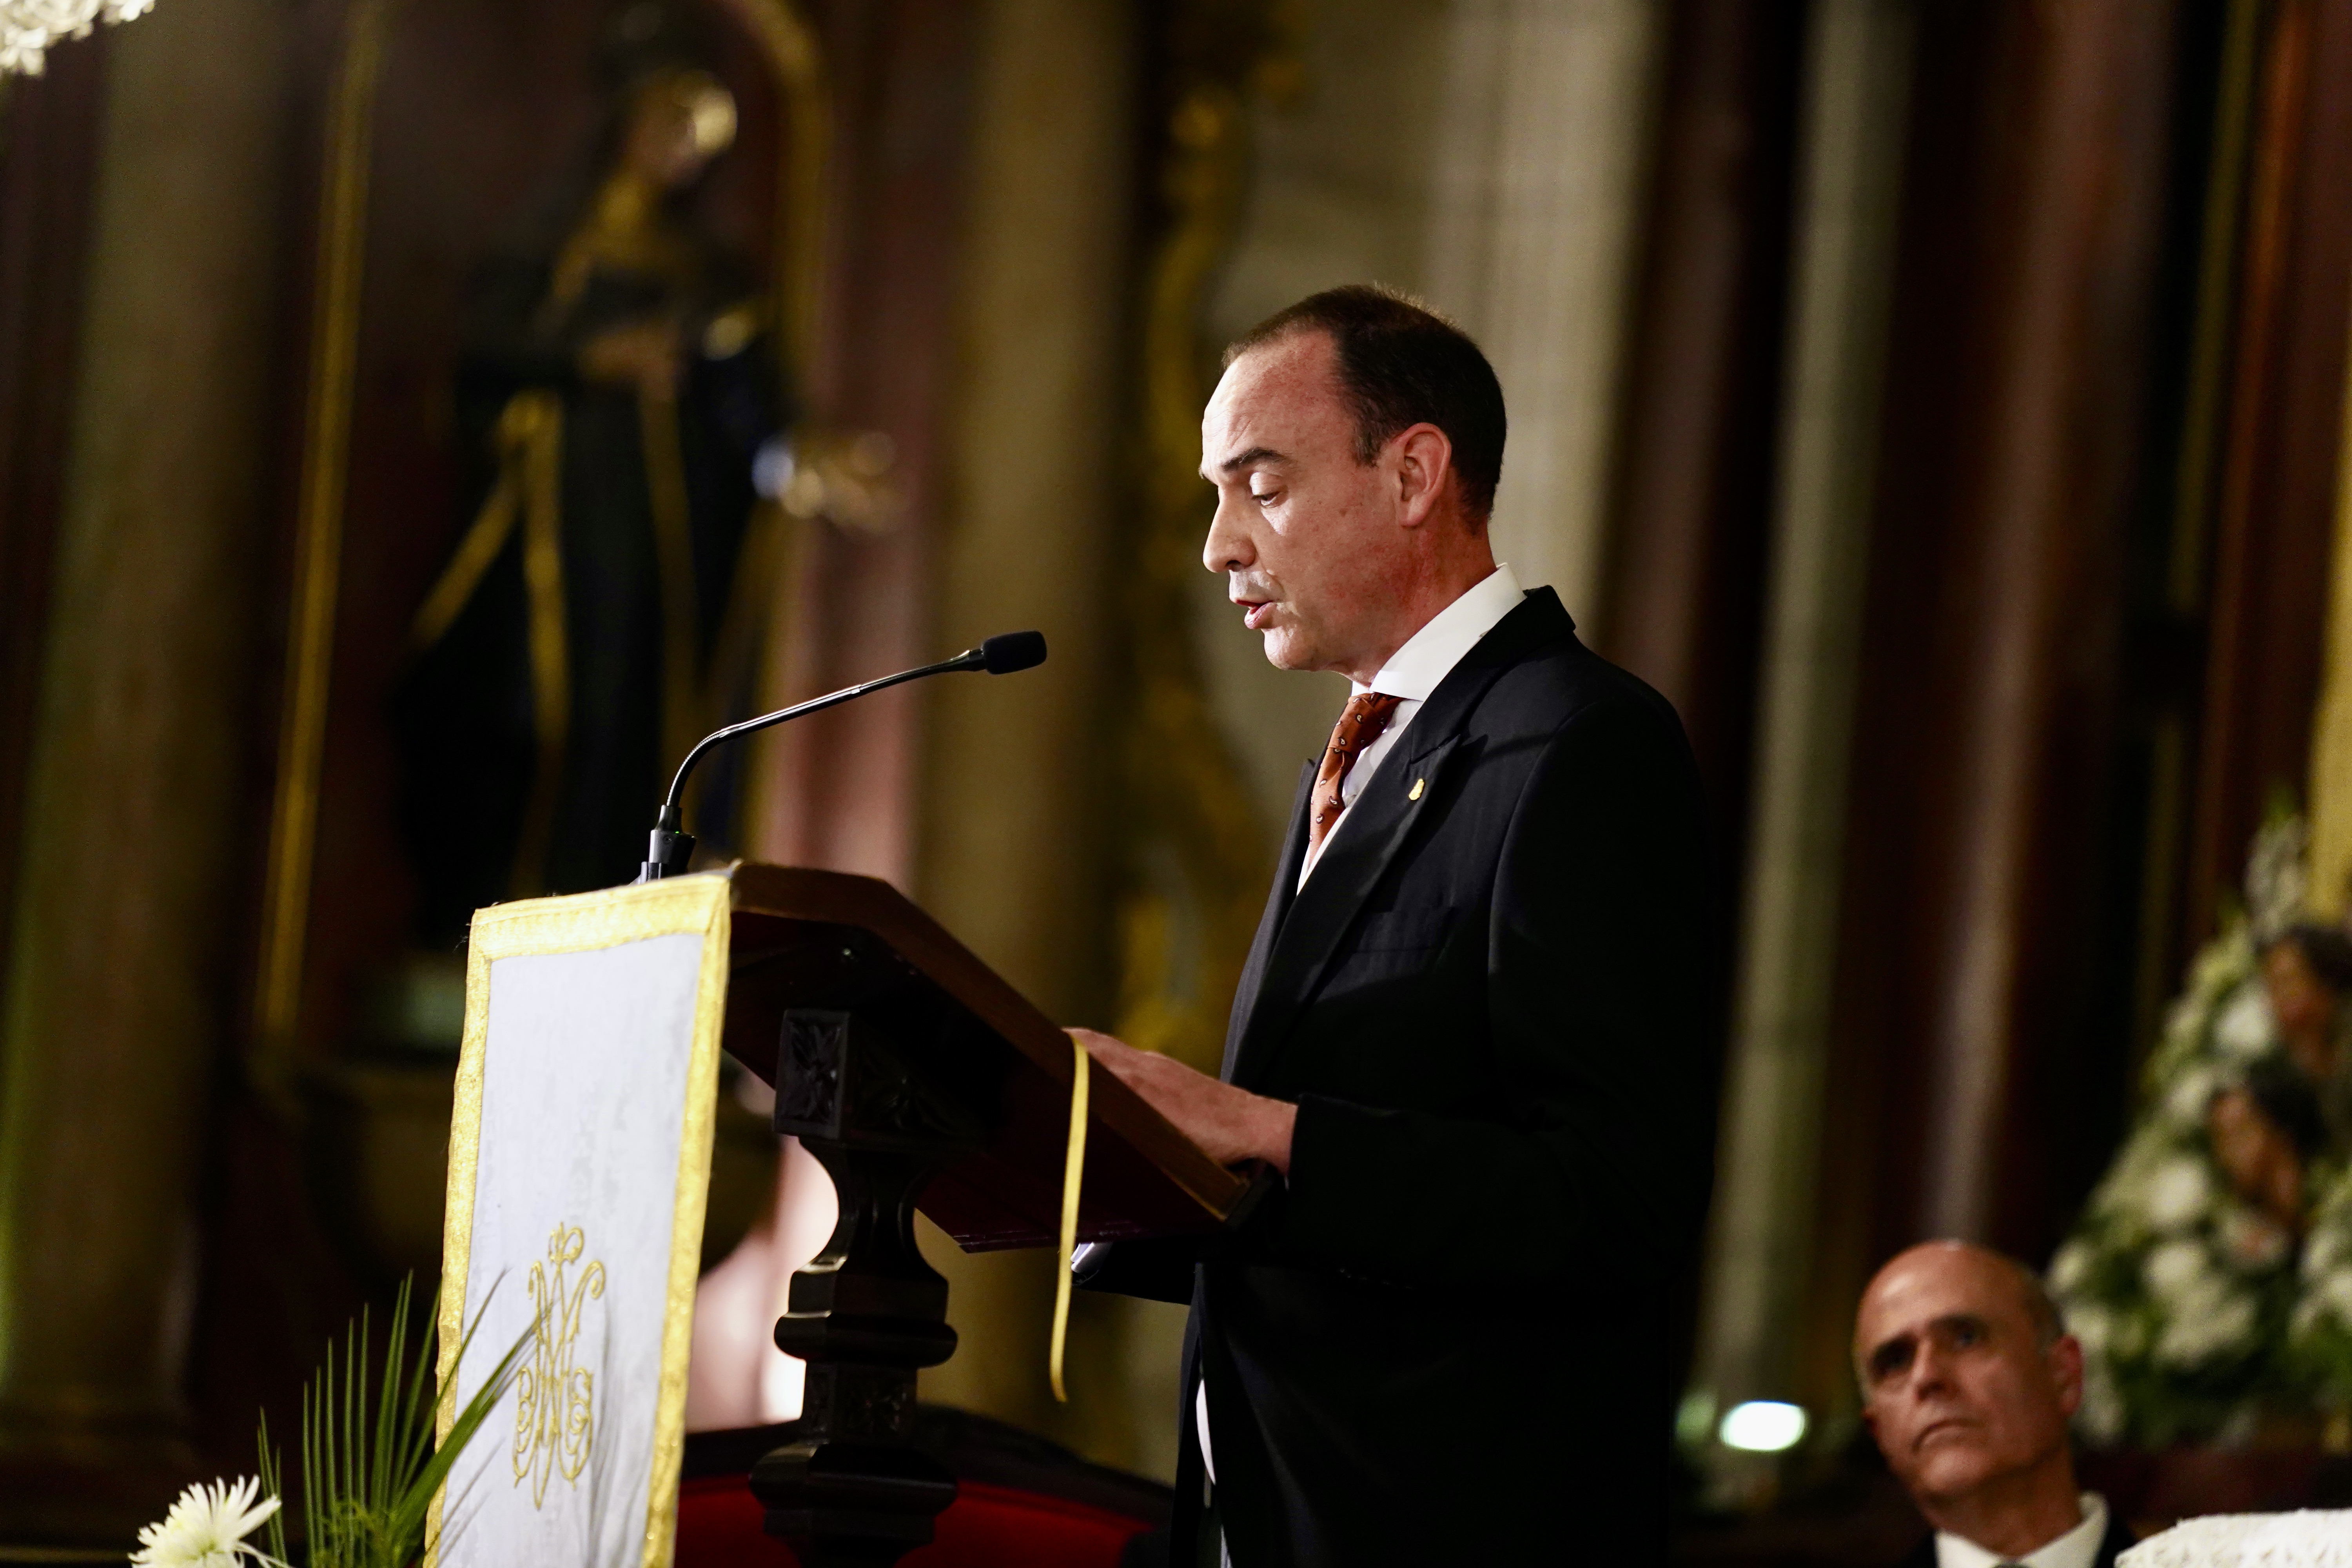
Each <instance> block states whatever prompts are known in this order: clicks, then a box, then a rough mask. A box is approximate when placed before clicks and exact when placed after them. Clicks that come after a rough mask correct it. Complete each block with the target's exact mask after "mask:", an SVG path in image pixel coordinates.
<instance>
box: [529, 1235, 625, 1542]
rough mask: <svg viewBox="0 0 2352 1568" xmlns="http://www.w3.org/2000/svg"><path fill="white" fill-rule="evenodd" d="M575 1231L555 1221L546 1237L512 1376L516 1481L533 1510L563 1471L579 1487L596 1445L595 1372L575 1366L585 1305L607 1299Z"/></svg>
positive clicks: (600, 1272) (599, 1272)
mask: <svg viewBox="0 0 2352 1568" xmlns="http://www.w3.org/2000/svg"><path fill="white" fill-rule="evenodd" d="M587 1247H588V1238H587V1237H586V1236H585V1235H584V1234H583V1232H582V1230H581V1228H580V1227H579V1226H576V1225H573V1226H566V1225H561V1224H559V1225H558V1226H556V1227H555V1229H554V1231H553V1232H552V1233H551V1235H550V1236H549V1237H548V1238H547V1260H546V1261H545V1262H543V1263H533V1264H532V1265H531V1266H530V1287H529V1288H530V1304H531V1320H532V1321H531V1347H530V1361H529V1362H528V1363H526V1364H525V1365H524V1366H523V1368H522V1370H521V1371H520V1372H518V1373H515V1436H514V1452H513V1456H512V1457H513V1459H514V1476H515V1484H516V1485H517V1486H520V1485H521V1484H522V1483H523V1482H524V1481H526V1480H528V1481H530V1505H531V1507H533V1508H544V1507H546V1506H547V1483H548V1482H549V1480H550V1479H552V1478H553V1477H554V1475H555V1474H556V1473H557V1472H558V1471H561V1472H562V1476H563V1479H565V1480H566V1481H570V1482H573V1483H577V1482H578V1481H579V1479H580V1472H581V1471H583V1470H584V1469H586V1468H588V1455H589V1452H590V1450H591V1449H593V1447H595V1444H596V1374H595V1373H593V1372H592V1371H590V1370H589V1369H588V1368H587V1367H585V1366H583V1365H581V1364H580V1363H579V1359H578V1358H579V1347H580V1328H581V1321H582V1319H583V1315H584V1314H585V1312H586V1310H587V1307H588V1303H589V1302H591V1301H594V1300H602V1299H603V1297H604V1264H603V1263H601V1262H599V1261H596V1260H595V1259H593V1258H592V1259H590V1261H589V1263H588V1266H587V1267H586V1268H583V1269H582V1270H581V1271H580V1272H579V1274H578V1275H577V1276H572V1275H571V1274H570V1273H569V1270H570V1269H571V1268H572V1265H573V1264H575V1263H577V1262H579V1261H580V1258H581V1256H582V1255H583V1253H584V1252H586V1251H587Z"/></svg>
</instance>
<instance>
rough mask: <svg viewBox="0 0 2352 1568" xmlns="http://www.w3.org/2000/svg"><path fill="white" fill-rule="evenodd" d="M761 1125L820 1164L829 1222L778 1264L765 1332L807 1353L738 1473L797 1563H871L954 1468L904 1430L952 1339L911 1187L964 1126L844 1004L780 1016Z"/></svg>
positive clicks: (926, 1176)
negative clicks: (769, 1113) (810, 1251)
mask: <svg viewBox="0 0 2352 1568" xmlns="http://www.w3.org/2000/svg"><path fill="white" fill-rule="evenodd" d="M776 1081H777V1094H776V1131H779V1132H789V1133H792V1134H793V1135H794V1136H796V1137H798V1138H799V1139H800V1140H801V1141H802V1142H803V1145H805V1146H806V1148H807V1149H808V1151H809V1152H811V1153H812V1154H814V1155H815V1156H816V1157H817V1160H818V1161H819V1163H822V1164H823V1165H824V1168H825V1171H826V1173H827V1174H829V1175H831V1176H832V1177H833V1184H834V1189H835V1193H836V1194H838V1196H839V1198H840V1204H841V1220H840V1223H839V1224H838V1225H837V1226H835V1228H834V1233H833V1237H832V1239H831V1240H830V1241H828V1242H827V1243H826V1244H825V1247H824V1251H823V1252H821V1253H819V1254H818V1255H817V1256H816V1257H815V1258H814V1259H812V1260H811V1261H810V1263H809V1265H808V1267H807V1268H803V1269H801V1270H800V1271H799V1272H798V1273H796V1274H794V1275H793V1283H792V1300H791V1309H792V1310H790V1312H788V1313H787V1314H786V1315H785V1316H783V1317H782V1318H779V1319H778V1320H776V1346H777V1348H778V1349H780V1350H782V1351H783V1352H785V1353H786V1354H788V1355H795V1356H799V1357H800V1358H801V1359H803V1361H805V1362H807V1363H808V1379H807V1383H806V1384H805V1385H804V1393H803V1396H802V1404H801V1418H800V1420H799V1421H798V1422H797V1423H795V1425H794V1429H793V1441H792V1442H790V1443H788V1444H786V1445H785V1446H784V1447H781V1448H778V1449H776V1450H775V1451H774V1452H772V1453H771V1454H769V1455H768V1456H766V1457H765V1458H762V1459H761V1461H760V1462H759V1463H758V1464H757V1465H756V1466H754V1467H753V1468H752V1471H751V1490H752V1492H753V1494H754V1495H755V1496H757V1497H758V1498H759V1500H760V1501H761V1503H762V1504H764V1505H765V1506H766V1508H767V1510H768V1516H767V1529H768V1533H769V1534H771V1535H776V1536H782V1538H783V1539H785V1540H786V1541H789V1542H792V1543H793V1549H794V1551H795V1552H797V1553H798V1554H799V1556H800V1560H801V1562H802V1563H803V1565H804V1568H869V1565H874V1568H879V1565H882V1564H887V1563H896V1562H898V1559H899V1557H900V1556H901V1555H902V1554H904V1553H905V1552H910V1551H912V1550H913V1549H914V1548H916V1547H918V1546H921V1545H924V1544H926V1543H928V1542H929V1541H930V1539H931V1521H933V1520H934V1519H935V1518H937V1517H938V1515H939V1513H940V1510H943V1509H945V1508H946V1507H947V1506H948V1504H950V1503H951V1502H953V1501H954V1500H955V1495H956V1486H955V1478H954V1477H952V1476H950V1474H949V1473H948V1472H947V1470H946V1469H945V1468H942V1467H941V1466H940V1464H939V1462H938V1461H937V1460H935V1459H933V1458H929V1456H928V1455H925V1454H923V1453H920V1452H919V1451H918V1450H917V1449H916V1448H915V1447H913V1446H912V1444H911V1442H910V1438H911V1436H912V1421H913V1417H914V1414H915V1373H917V1372H919V1370H921V1369H922V1368H924V1367H927V1366H937V1365H939V1364H940V1363H941V1362H943V1361H945V1360H947V1359H948V1357H949V1356H950V1355H952V1354H954V1353H955V1346H956V1333H955V1331H954V1330H953V1329H951V1328H950V1327H948V1325H947V1310H948V1285H947V1281H946V1280H945V1279H941V1278H940V1275H939V1273H938V1272H937V1271H936V1270H935V1269H933V1268H931V1266H930V1265H929V1263H927V1262H925V1261H924V1259H923V1256H922V1253H921V1252H920V1251H919V1249H918V1247H917V1246H916V1242H915V1200H916V1199H917V1198H918V1197H919V1196H920V1195H921V1193H922V1189H923V1185H924V1184H925V1183H926V1182H928V1181H929V1180H930V1178H931V1177H932V1175H933V1174H935V1173H937V1172H938V1170H939V1169H940V1166H942V1165H944V1164H945V1163H948V1162H949V1161H950V1160H951V1159H953V1158H954V1157H956V1156H957V1155H959V1154H961V1153H965V1152H969V1151H970V1150H971V1148H972V1147H973V1145H974V1143H975V1142H976V1139H975V1137H974V1133H975V1132H976V1131H977V1129H975V1128H972V1127H971V1126H970V1125H969V1124H968V1123H965V1122H964V1121H963V1120H962V1118H961V1117H959V1116H958V1114H957V1111H956V1110H955V1108H954V1107H952V1106H951V1105H946V1104H941V1103H940V1101H939V1100H937V1099H936V1098H934V1097H933V1096H931V1095H929V1094H927V1093H926V1092H925V1091H924V1088H923V1087H922V1086H921V1085H920V1083H919V1079H917V1078H916V1077H915V1076H914V1075H913V1074H912V1073H910V1071H909V1070H908V1065H907V1064H906V1063H905V1062H904V1061H903V1060H901V1059H900V1058H898V1054H897V1053H896V1052H895V1051H893V1050H892V1049H891V1048H890V1047H889V1046H888V1044H887V1043H886V1042H885V1041H884V1040H883V1039H882V1037H880V1036H879V1035H878V1034H877V1032H875V1031H874V1030H872V1029H870V1028H865V1027H861V1026H853V1023H852V1020H851V1018H850V1016H849V1015H848V1014H845V1013H832V1012H814V1011H805V1010H803V1011H793V1012H788V1013H786V1014H785V1015H784V1021H783V1029H782V1042H781V1049H780V1051H779V1053H778V1061H777V1074H776Z"/></svg>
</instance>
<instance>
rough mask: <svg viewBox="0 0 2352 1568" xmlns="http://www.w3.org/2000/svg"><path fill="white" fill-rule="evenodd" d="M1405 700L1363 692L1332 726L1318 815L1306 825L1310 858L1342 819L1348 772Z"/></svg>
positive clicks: (1319, 777) (1319, 776)
mask: <svg viewBox="0 0 2352 1568" xmlns="http://www.w3.org/2000/svg"><path fill="white" fill-rule="evenodd" d="M1403 700H1404V699H1403V698H1402V697H1391V696H1390V695H1389V694H1388V693H1387V692H1385V691H1366V692H1363V693H1361V694H1360V695H1358V696H1354V697H1350V698H1349V699H1348V706H1347V707H1346V708H1345V709H1344V710H1341V711H1340V714H1339V722H1338V723H1337V724H1334V725H1332V726H1331V743H1330V744H1329V745H1328V746H1326V747H1324V748H1323V766H1322V767H1321V768H1320V769H1319V770H1318V771H1317V773H1316V774H1315V816H1314V818H1313V820H1311V821H1310V822H1308V824H1307V854H1308V855H1309V856H1310V857H1311V856H1313V855H1316V854H1318V853H1319V852H1320V851H1321V849H1322V847H1323V840H1324V838H1325V837H1326V836H1328V834H1329V833H1330V831H1331V825H1332V824H1333V823H1335V822H1337V821H1339V813H1340V811H1341V810H1342V809H1343V806H1342V803H1341V801H1340V798H1339V786H1340V785H1341V784H1344V783H1346V782H1347V778H1348V770H1349V768H1352V767H1354V766H1355V765H1356V758H1357V757H1358V755H1360V753H1361V752H1363V749H1364V748H1365V747H1366V746H1369V745H1370V744H1371V743H1372V742H1374V741H1377V740H1379V739H1380V738H1381V731H1383V730H1385V729H1387V728H1388V727H1389V718H1390V716H1391V715H1392V714H1393V713H1395V712H1396V710H1397V704H1398V703H1400V702H1402V701H1403Z"/></svg>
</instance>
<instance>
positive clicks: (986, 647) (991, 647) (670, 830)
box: [637, 632, 1045, 882]
mask: <svg viewBox="0 0 2352 1568" xmlns="http://www.w3.org/2000/svg"><path fill="white" fill-rule="evenodd" d="M1043 663H1045V633H1043V632H1002V633H999V634H998V635H997V636H995V637H990V638H989V639H988V640H987V641H986V642H984V643H982V644H981V645H980V646H979V647H968V648H966V649H964V650H963V651H962V652H961V653H960V654H958V655H956V656H955V657H954V658H944V659H941V660H940V662H939V663H937V664H927V665H925V666H923V667H922V668H920V669H902V670H900V671H899V672H898V674H896V675H886V676H884V677H883V678H882V679H879V680H869V681H866V683H865V684H864V685H862V686H848V687H844V688H843V689H841V690H839V691H835V692H829V693H827V694H826V695H824V696H823V697H817V698H813V699H811V700H808V701H806V702H803V703H800V704H798V705H796V706H794V707H791V708H785V709H781V710H778V711H776V712H773V713H762V714H761V715H760V717H758V718H757V719H746V720H744V721H742V722H741V723H740V724H730V725H728V726H727V728H725V729H724V730H715V731H711V732H710V733H709V734H708V735H705V736H704V737H702V739H701V740H699V741H697V742H695V743H694V750H692V751H690V752H687V753H686V761H684V762H682V763H679V764H678V765H677V777H676V778H674V779H672V780H670V784H669V798H668V799H667V800H665V801H663V802H662V808H661V815H660V816H657V817H656V818H655V819H654V830H653V833H652V834H651V835H650V836H649V837H648V839H647V842H646V859H645V863H644V864H643V865H641V866H639V867H638V868H637V880H638V881H640V882H657V881H659V880H661V879H663V878H664V877H671V876H676V875H677V873H678V872H680V871H683V870H685V869H686V866H687V862H688V860H690V859H691V858H693V856H694V835H692V834H690V833H688V832H686V831H685V830H684V828H683V826H682V820H681V818H680V816H679V814H678V802H679V801H680V799H682V798H683V797H684V795H685V794H686V775H687V774H688V773H692V772H693V771H694V764H695V763H698V762H700V761H701V760H702V753H703V752H707V751H709V750H710V748H711V747H713V746H716V745H718V744H719V743H720V742H726V741H731V740H734V739H735V738H736V737H737V736H739V735H749V734H751V732H752V731H757V730H765V729H767V728H768V727H769V726H770V725H772V724H781V723H782V722H783V721H785V720H787V719H798V718H800V717H801V716H802V715H803V714H805V713H817V712H822V711H823V710H825V709H827V708H837V707H839V706H840V705H841V704H842V703H844V702H846V701H848V700H850V699H851V698H853V697H863V696H865V695H866V693H867V692H869V691H879V690H881V689H883V688H884V687H886V686H896V685H898V683H899V682H901V681H906V680H920V679H922V678H923V677H925V676H927V675H945V674H947V673H948V672H949V671H950V670H951V669H984V670H986V671H987V672H988V673H989V674H991V675H1010V674H1012V673H1013V671H1014V670H1016V669H1029V668H1034V666H1037V665H1041V664H1043Z"/></svg>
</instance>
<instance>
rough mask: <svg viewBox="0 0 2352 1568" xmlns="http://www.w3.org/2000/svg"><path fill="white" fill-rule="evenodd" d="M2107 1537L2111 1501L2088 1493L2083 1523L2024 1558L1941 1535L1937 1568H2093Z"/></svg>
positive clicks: (2035, 1549) (1937, 1543)
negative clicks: (2008, 1567) (2012, 1567)
mask: <svg viewBox="0 0 2352 1568" xmlns="http://www.w3.org/2000/svg"><path fill="white" fill-rule="evenodd" d="M2106 1537H2107V1500H2106V1499H2105V1498H2103V1497H2101V1496H2100V1495H2099V1494H2098V1493H2096V1492H2084V1493H2083V1521H2082V1522H2081V1523H2080V1524H2077V1525H2076V1526H2074V1529H2072V1530H2070V1531H2067V1532H2066V1533H2065V1534H2063V1535H2062V1536H2060V1537H2058V1538H2057V1539H2056V1540H2055V1541H2045V1542H2042V1544H2041V1545H2040V1546H2037V1547H2035V1548H2034V1549H2033V1550H2032V1551H2031V1552H2027V1553H2026V1554H2025V1555H2024V1556H2022V1557H2003V1556H2000V1554H1999V1553H1997V1552H1987V1551H1986V1550H1985V1549H1984V1548H1983V1547H1981V1546H1979V1545H1978V1544H1977V1543H1976V1542H1973V1541H1970V1540H1969V1539H1967V1538H1966V1537H1965V1536H1958V1535H1951V1534H1948V1533H1947V1532H1945V1531H1940V1530H1939V1531H1937V1532H1936V1568H1995V1565H1996V1564H1998V1563H2023V1564H2025V1568H2092V1564H2093V1563H2096V1562H2097V1561H2098V1560H2099V1543H2100V1542H2103V1541H2105V1539H2106Z"/></svg>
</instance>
